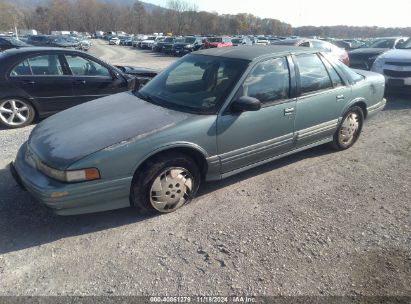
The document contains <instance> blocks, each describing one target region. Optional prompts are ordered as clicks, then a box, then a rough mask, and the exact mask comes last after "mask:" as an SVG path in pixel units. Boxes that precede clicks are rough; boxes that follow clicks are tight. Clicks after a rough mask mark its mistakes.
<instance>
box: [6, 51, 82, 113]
mask: <svg viewBox="0 0 411 304" xmlns="http://www.w3.org/2000/svg"><path fill="white" fill-rule="evenodd" d="M62 62H63V58H62V55H61V53H57V52H54V53H53V52H48V53H43V54H36V55H32V56H30V57H28V58H26V59H24V60H22V61H21V62H19V63H18V64H17V65H16V66H14V68H13V69H12V70H11V72H10V75H9V79H10V81H11V82H12V83H13V84H14V85H15V86H17V87H19V88H20V89H22V90H23V91H24V92H26V93H27V94H28V95H29V96H31V97H32V98H33V99H34V100H35V102H36V103H37V106H38V108H39V110H40V112H44V113H48V114H51V113H54V112H57V111H61V110H63V109H66V108H69V107H71V106H73V105H74V104H75V98H74V97H73V91H72V81H71V77H70V76H69V75H68V72H67V70H65V69H64V66H63V64H62Z"/></svg>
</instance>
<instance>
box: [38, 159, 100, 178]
mask: <svg viewBox="0 0 411 304" xmlns="http://www.w3.org/2000/svg"><path fill="white" fill-rule="evenodd" d="M37 169H38V170H39V171H40V172H42V173H44V174H45V175H47V176H49V177H51V178H54V179H56V180H58V181H61V182H66V183H73V182H83V181H92V180H96V179H100V172H99V171H98V169H97V168H87V169H82V170H73V171H60V170H57V169H54V168H51V167H49V166H47V165H46V164H44V163H43V162H38V163H37Z"/></svg>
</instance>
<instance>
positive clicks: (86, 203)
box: [10, 144, 132, 215]
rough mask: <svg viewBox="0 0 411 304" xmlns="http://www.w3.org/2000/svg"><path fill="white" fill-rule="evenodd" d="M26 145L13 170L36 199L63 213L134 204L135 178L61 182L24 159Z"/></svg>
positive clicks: (12, 164) (102, 209)
mask: <svg viewBox="0 0 411 304" xmlns="http://www.w3.org/2000/svg"><path fill="white" fill-rule="evenodd" d="M26 149H27V144H24V145H23V146H22V147H21V148H20V150H19V152H18V154H17V157H16V160H15V161H14V163H11V164H10V171H11V173H12V175H13V177H14V179H15V180H16V182H17V183H18V184H19V185H20V186H21V187H22V188H23V189H25V190H27V191H28V192H29V193H30V194H31V195H32V196H33V197H34V198H35V199H36V200H38V201H39V202H41V203H42V204H44V205H46V206H47V207H49V208H51V209H53V211H54V212H55V213H57V214H59V215H74V214H82V213H91V212H99V211H105V210H112V209H118V208H124V207H128V206H130V201H129V193H130V187H131V180H132V177H127V178H122V179H116V180H98V181H90V182H82V183H70V184H69V183H61V182H58V181H56V180H54V179H51V178H49V177H48V176H46V175H44V174H42V173H41V172H40V171H38V170H36V169H34V168H33V167H31V166H30V165H29V164H27V162H26V161H25V159H24V155H25V152H26Z"/></svg>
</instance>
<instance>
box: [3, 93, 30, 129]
mask: <svg viewBox="0 0 411 304" xmlns="http://www.w3.org/2000/svg"><path fill="white" fill-rule="evenodd" d="M30 115H31V113H30V107H29V106H28V105H27V104H26V103H25V102H23V101H21V100H18V99H7V100H4V101H3V102H2V103H1V104H0V119H1V120H2V122H3V123H4V124H5V125H7V126H11V127H18V126H21V125H23V124H25V123H26V122H27V120H29V118H30Z"/></svg>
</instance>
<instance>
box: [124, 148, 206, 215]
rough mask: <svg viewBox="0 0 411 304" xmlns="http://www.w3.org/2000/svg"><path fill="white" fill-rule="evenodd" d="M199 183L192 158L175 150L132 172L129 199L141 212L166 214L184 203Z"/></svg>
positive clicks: (191, 197) (191, 196)
mask: <svg viewBox="0 0 411 304" xmlns="http://www.w3.org/2000/svg"><path fill="white" fill-rule="evenodd" d="M199 185H200V171H199V169H198V166H197V164H196V163H195V161H194V160H192V159H191V158H190V157H188V156H187V155H185V154H182V153H177V152H172V153H167V154H161V155H158V156H155V157H154V158H153V159H151V160H149V161H147V162H146V163H145V164H144V165H143V168H142V169H141V170H139V171H138V172H137V173H136V174H135V176H134V178H133V182H132V186H131V193H130V199H131V202H132V203H133V205H134V206H135V207H137V209H140V210H142V211H146V212H149V213H153V214H155V213H157V214H158V213H160V214H161V213H170V212H173V211H175V210H177V209H179V208H180V207H182V206H184V205H186V204H188V203H189V202H190V201H191V200H192V199H193V198H194V196H195V194H196V192H197V190H198V187H199Z"/></svg>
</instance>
